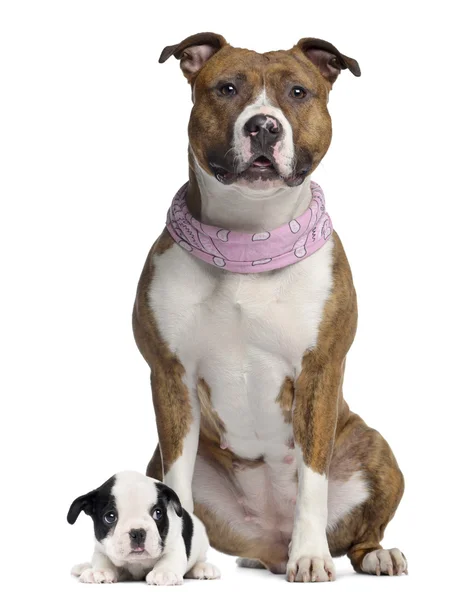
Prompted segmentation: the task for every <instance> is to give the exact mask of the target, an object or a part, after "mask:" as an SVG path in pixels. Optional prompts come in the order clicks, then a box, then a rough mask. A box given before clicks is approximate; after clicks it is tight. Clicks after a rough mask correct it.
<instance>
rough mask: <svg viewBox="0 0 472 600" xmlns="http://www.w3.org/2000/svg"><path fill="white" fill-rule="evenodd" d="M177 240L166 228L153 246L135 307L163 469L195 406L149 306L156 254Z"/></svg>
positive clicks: (171, 458)
mask: <svg viewBox="0 0 472 600" xmlns="http://www.w3.org/2000/svg"><path fill="white" fill-rule="evenodd" d="M173 244H174V241H173V240H172V238H171V236H170V235H169V233H168V232H167V229H165V230H164V231H163V233H162V234H161V236H160V237H159V239H158V240H157V241H156V243H155V244H154V245H153V247H152V248H151V251H150V252H149V255H148V257H147V260H146V263H145V265H144V268H143V271H142V274H141V278H140V280H139V284H138V290H137V294H136V301H135V304H134V310H133V331H134V337H135V340H136V344H137V345H138V348H139V350H140V352H141V354H142V355H143V357H144V358H145V360H146V362H147V363H148V365H149V367H150V369H151V389H152V399H153V404H154V411H155V413H156V423H157V430H158V435H159V440H160V454H161V459H162V463H163V468H164V473H167V472H168V470H169V469H170V467H171V465H172V464H173V463H174V462H175V461H176V460H177V458H178V457H179V456H180V455H181V454H182V451H183V443H184V439H185V436H186V435H187V433H188V431H189V429H190V424H191V422H192V409H191V405H190V399H189V395H188V390H187V388H186V386H185V385H184V383H183V380H182V378H183V375H184V368H183V366H182V364H181V362H180V361H179V359H178V358H177V356H175V354H173V353H172V352H171V351H170V350H169V347H168V346H167V344H166V343H165V341H164V340H163V339H162V336H161V334H160V332H159V327H158V324H157V323H156V322H155V319H154V315H153V313H152V310H151V308H150V306H149V301H148V291H149V288H150V284H151V281H152V278H153V277H154V270H155V267H154V263H153V257H154V255H160V254H163V253H164V252H165V251H166V250H168V249H169V248H171V247H172V245H173ZM157 462H158V456H157V455H156V453H155V454H154V457H153V459H152V460H151V463H152V467H151V464H150V466H149V467H148V469H151V468H152V470H153V471H154V470H156V468H157V464H156V463H157Z"/></svg>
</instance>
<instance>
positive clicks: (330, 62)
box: [295, 38, 361, 85]
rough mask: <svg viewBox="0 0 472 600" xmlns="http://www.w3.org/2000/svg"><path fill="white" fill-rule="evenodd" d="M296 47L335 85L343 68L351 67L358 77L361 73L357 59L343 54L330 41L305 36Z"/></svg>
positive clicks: (350, 69)
mask: <svg viewBox="0 0 472 600" xmlns="http://www.w3.org/2000/svg"><path fill="white" fill-rule="evenodd" d="M295 48H299V49H300V50H301V51H302V52H303V53H304V54H305V56H306V57H307V58H308V59H309V60H311V62H312V63H313V64H314V65H315V66H316V67H318V69H319V70H320V72H321V74H322V75H323V77H324V78H325V79H327V80H328V81H329V83H330V84H331V85H333V83H334V82H335V81H336V79H337V78H338V75H339V73H341V71H342V70H343V69H349V71H351V73H352V74H353V75H355V76H356V77H360V75H361V69H360V67H359V64H358V63H357V61H356V60H354V59H353V58H349V56H345V55H344V54H341V52H339V50H338V49H337V48H335V47H334V46H333V44H330V43H329V42H325V41H324V40H318V39H315V38H303V39H301V40H300V41H299V42H298V44H297V45H296V46H295Z"/></svg>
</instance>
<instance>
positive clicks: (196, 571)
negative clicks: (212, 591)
mask: <svg viewBox="0 0 472 600" xmlns="http://www.w3.org/2000/svg"><path fill="white" fill-rule="evenodd" d="M185 577H186V578H187V579H219V578H220V577H221V573H220V570H219V569H218V567H215V565H212V564H211V563H207V562H197V563H195V564H194V565H193V567H192V568H191V569H190V571H188V573H187V574H186V575H185Z"/></svg>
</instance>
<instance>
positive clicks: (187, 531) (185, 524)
mask: <svg viewBox="0 0 472 600" xmlns="http://www.w3.org/2000/svg"><path fill="white" fill-rule="evenodd" d="M182 537H183V538H184V544H185V552H186V553H187V558H188V557H189V556H190V552H191V550H192V538H193V521H192V517H191V516H190V515H189V514H188V512H187V511H186V510H185V508H184V509H183V515H182Z"/></svg>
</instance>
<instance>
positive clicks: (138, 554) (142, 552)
mask: <svg viewBox="0 0 472 600" xmlns="http://www.w3.org/2000/svg"><path fill="white" fill-rule="evenodd" d="M146 556H149V552H148V551H147V550H146V549H144V548H134V549H133V550H131V551H130V552H129V554H128V558H143V557H146Z"/></svg>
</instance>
